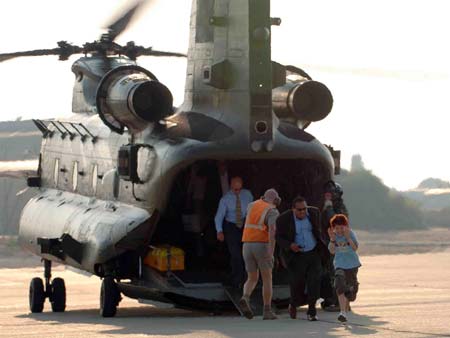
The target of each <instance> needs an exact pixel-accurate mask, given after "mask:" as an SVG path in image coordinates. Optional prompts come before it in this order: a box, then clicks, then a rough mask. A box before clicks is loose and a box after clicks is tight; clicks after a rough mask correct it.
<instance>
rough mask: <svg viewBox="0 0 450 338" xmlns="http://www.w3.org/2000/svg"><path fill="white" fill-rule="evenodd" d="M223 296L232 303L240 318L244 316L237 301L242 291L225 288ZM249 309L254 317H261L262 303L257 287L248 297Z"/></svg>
mask: <svg viewBox="0 0 450 338" xmlns="http://www.w3.org/2000/svg"><path fill="white" fill-rule="evenodd" d="M225 294H226V295H227V296H228V298H229V299H230V301H231V302H232V303H233V305H234V306H235V307H236V310H238V312H239V313H240V314H241V316H244V314H243V313H242V310H241V308H240V306H239V300H240V299H241V297H242V290H240V289H236V288H232V287H225ZM250 307H251V309H252V311H253V314H254V315H255V316H262V314H263V310H264V303H263V300H262V290H261V288H259V287H257V288H255V290H254V291H253V293H252V296H251V297H250Z"/></svg>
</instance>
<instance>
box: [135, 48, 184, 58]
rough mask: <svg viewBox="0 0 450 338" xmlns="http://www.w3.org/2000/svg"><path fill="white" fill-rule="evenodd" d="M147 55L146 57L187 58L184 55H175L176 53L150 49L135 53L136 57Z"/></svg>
mask: <svg viewBox="0 0 450 338" xmlns="http://www.w3.org/2000/svg"><path fill="white" fill-rule="evenodd" d="M141 55H147V56H173V57H182V58H185V57H187V55H186V54H182V53H176V52H165V51H161V50H155V49H151V48H144V49H142V50H138V51H137V56H141Z"/></svg>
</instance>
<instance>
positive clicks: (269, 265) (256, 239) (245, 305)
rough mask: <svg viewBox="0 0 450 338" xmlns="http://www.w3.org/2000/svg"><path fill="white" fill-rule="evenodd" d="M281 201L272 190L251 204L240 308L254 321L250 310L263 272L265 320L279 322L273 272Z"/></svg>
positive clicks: (244, 249)
mask: <svg viewBox="0 0 450 338" xmlns="http://www.w3.org/2000/svg"><path fill="white" fill-rule="evenodd" d="M280 203H281V198H280V197H279V196H278V193H277V191H276V190H275V189H269V190H267V191H266V192H265V193H264V196H263V197H261V199H259V200H257V201H255V202H252V203H250V204H249V206H248V209H247V217H246V219H245V225H244V232H243V236H242V242H243V243H244V245H243V249H242V253H243V257H244V262H245V269H246V270H247V276H248V278H247V281H246V282H245V284H244V292H243V296H242V298H241V300H240V301H239V306H240V307H241V310H242V312H243V314H244V316H245V317H247V318H248V319H252V318H253V312H252V310H251V308H250V303H249V300H250V296H251V294H252V292H253V290H254V289H255V287H256V284H257V283H258V279H259V271H261V277H262V280H263V300H264V313H263V319H277V316H276V315H275V314H274V313H273V312H272V307H271V303H272V269H273V252H274V249H275V224H276V219H277V217H278V215H279V214H280V213H279V212H278V210H277V206H278V205H280Z"/></svg>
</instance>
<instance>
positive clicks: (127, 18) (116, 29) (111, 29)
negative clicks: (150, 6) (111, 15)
mask: <svg viewBox="0 0 450 338" xmlns="http://www.w3.org/2000/svg"><path fill="white" fill-rule="evenodd" d="M147 1H148V0H139V1H138V2H137V3H136V4H135V5H134V6H133V7H131V8H130V9H129V10H128V11H126V12H125V13H124V14H123V15H121V16H120V17H119V18H118V19H117V20H115V21H114V22H113V23H112V24H110V25H108V27H106V28H107V29H108V34H109V36H110V38H111V41H114V40H115V39H116V38H117V37H118V36H119V35H120V34H121V33H122V32H123V31H124V30H125V29H126V28H127V26H128V24H129V23H130V22H131V19H132V18H133V16H134V15H135V14H136V12H137V11H138V9H139V8H141V7H142V5H143V4H144V3H145V2H147Z"/></svg>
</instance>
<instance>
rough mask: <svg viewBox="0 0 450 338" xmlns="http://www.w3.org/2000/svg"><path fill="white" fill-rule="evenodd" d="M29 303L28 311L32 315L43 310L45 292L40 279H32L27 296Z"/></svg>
mask: <svg viewBox="0 0 450 338" xmlns="http://www.w3.org/2000/svg"><path fill="white" fill-rule="evenodd" d="M28 299H29V302H30V311H31V312H32V313H40V312H42V310H43V309H44V302H45V291H44V282H43V281H42V279H41V278H37V277H36V278H33V279H32V280H31V283H30V290H29V294H28Z"/></svg>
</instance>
